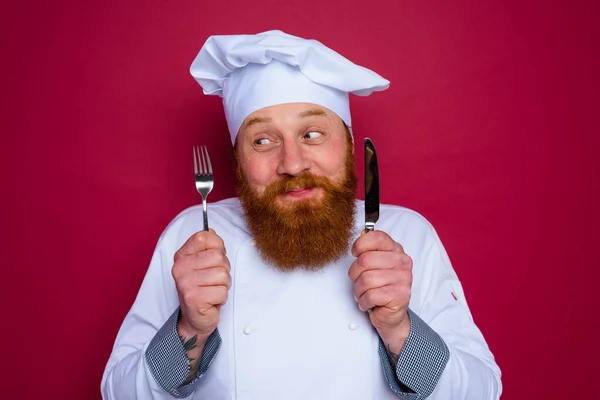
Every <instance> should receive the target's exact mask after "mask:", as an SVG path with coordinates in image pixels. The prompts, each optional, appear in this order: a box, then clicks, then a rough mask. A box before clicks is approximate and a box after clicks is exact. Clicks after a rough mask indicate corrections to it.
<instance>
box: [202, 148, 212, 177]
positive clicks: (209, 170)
mask: <svg viewBox="0 0 600 400" xmlns="http://www.w3.org/2000/svg"><path fill="white" fill-rule="evenodd" d="M202 147H204V154H206V162H207V164H208V173H209V174H212V173H213V172H212V165H210V157H209V156H208V149H207V148H206V146H202Z"/></svg>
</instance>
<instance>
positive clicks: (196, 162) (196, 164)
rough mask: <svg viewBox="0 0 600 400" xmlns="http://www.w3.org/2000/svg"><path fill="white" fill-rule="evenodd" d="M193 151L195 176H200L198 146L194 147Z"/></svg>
mask: <svg viewBox="0 0 600 400" xmlns="http://www.w3.org/2000/svg"><path fill="white" fill-rule="evenodd" d="M192 150H193V151H194V174H195V175H198V161H197V160H196V146H192Z"/></svg>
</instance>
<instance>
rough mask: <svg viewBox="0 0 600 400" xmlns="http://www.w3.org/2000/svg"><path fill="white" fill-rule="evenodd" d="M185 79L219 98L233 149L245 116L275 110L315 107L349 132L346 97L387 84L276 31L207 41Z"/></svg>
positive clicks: (338, 57) (330, 53) (324, 49)
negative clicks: (335, 118) (291, 106)
mask: <svg viewBox="0 0 600 400" xmlns="http://www.w3.org/2000/svg"><path fill="white" fill-rule="evenodd" d="M190 73H191V74H192V76H193V77H194V78H195V79H196V81H197V82H198V83H199V84H200V86H202V88H203V91H204V93H205V94H208V95H217V96H221V97H223V105H224V108H225V117H226V119H227V125H228V127H229V133H230V135H231V141H232V142H233V143H235V138H236V136H237V133H238V130H239V128H240V126H241V125H242V123H243V122H244V120H245V119H246V117H247V116H248V115H250V114H251V113H253V112H254V111H256V110H260V109H261V108H264V107H268V106H272V105H276V104H284V103H296V102H303V103H313V104H318V105H320V106H323V107H325V108H328V109H330V110H331V111H333V112H334V113H336V114H337V115H338V116H339V117H340V118H341V119H342V120H343V121H344V122H345V123H346V125H348V127H351V126H352V123H351V119H350V104H349V98H348V94H349V93H353V94H356V95H359V96H368V95H369V94H371V93H372V92H374V91H380V90H385V89H387V88H388V87H389V84H390V83H389V81H387V80H386V79H384V78H382V77H381V76H379V75H378V74H376V73H375V72H373V71H370V70H368V69H366V68H364V67H361V66H359V65H356V64H354V63H352V62H351V61H349V60H348V59H346V58H344V57H343V56H341V55H340V54H338V53H336V52H335V51H333V50H331V49H329V48H328V47H326V46H324V45H323V44H321V43H320V42H318V41H316V40H306V39H302V38H299V37H296V36H292V35H288V34H286V33H284V32H281V31H267V32H263V33H259V34H256V35H217V36H211V37H209V38H208V40H207V41H206V43H205V44H204V46H203V47H202V49H200V52H199V53H198V55H197V56H196V58H195V59H194V61H193V63H192V65H191V67H190Z"/></svg>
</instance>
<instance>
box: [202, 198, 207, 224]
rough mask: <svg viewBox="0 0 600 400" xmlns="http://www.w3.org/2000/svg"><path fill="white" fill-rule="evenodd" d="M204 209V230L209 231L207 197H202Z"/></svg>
mask: <svg viewBox="0 0 600 400" xmlns="http://www.w3.org/2000/svg"><path fill="white" fill-rule="evenodd" d="M202 211H203V214H204V230H205V231H206V232H208V213H207V212H206V199H204V197H203V198H202Z"/></svg>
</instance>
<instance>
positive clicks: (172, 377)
mask: <svg viewBox="0 0 600 400" xmlns="http://www.w3.org/2000/svg"><path fill="white" fill-rule="evenodd" d="M178 321H179V308H178V309H177V310H176V311H175V312H174V313H173V314H172V315H171V316H170V317H169V319H168V320H167V322H165V324H164V325H163V326H162V328H160V330H159V331H158V332H157V333H156V335H155V336H154V338H152V340H151V341H150V344H149V345H148V348H147V349H146V363H147V364H148V368H149V369H150V372H151V373H152V376H153V377H154V380H155V381H156V383H157V384H158V385H159V386H160V387H161V388H162V389H163V390H164V391H165V392H167V393H169V394H170V395H172V396H174V397H176V398H178V399H183V398H185V397H188V396H190V395H191V394H192V393H194V390H196V386H197V385H198V382H199V381H200V378H201V377H202V376H203V375H204V374H205V373H206V371H208V368H209V367H210V364H212V362H213V360H214V358H215V356H216V355H217V352H218V351H219V347H220V346H221V336H220V335H219V331H218V330H217V329H215V330H214V332H213V333H211V334H210V336H209V337H208V340H207V341H206V344H205V345H204V350H203V351H202V358H201V359H200V368H198V375H197V376H196V379H194V380H193V381H192V382H190V383H188V384H185V385H184V382H185V381H186V379H187V377H188V375H189V373H190V365H189V362H188V359H187V354H186V351H185V349H184V348H183V343H182V342H181V339H180V338H179V334H178V332H177V322H178Z"/></svg>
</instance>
